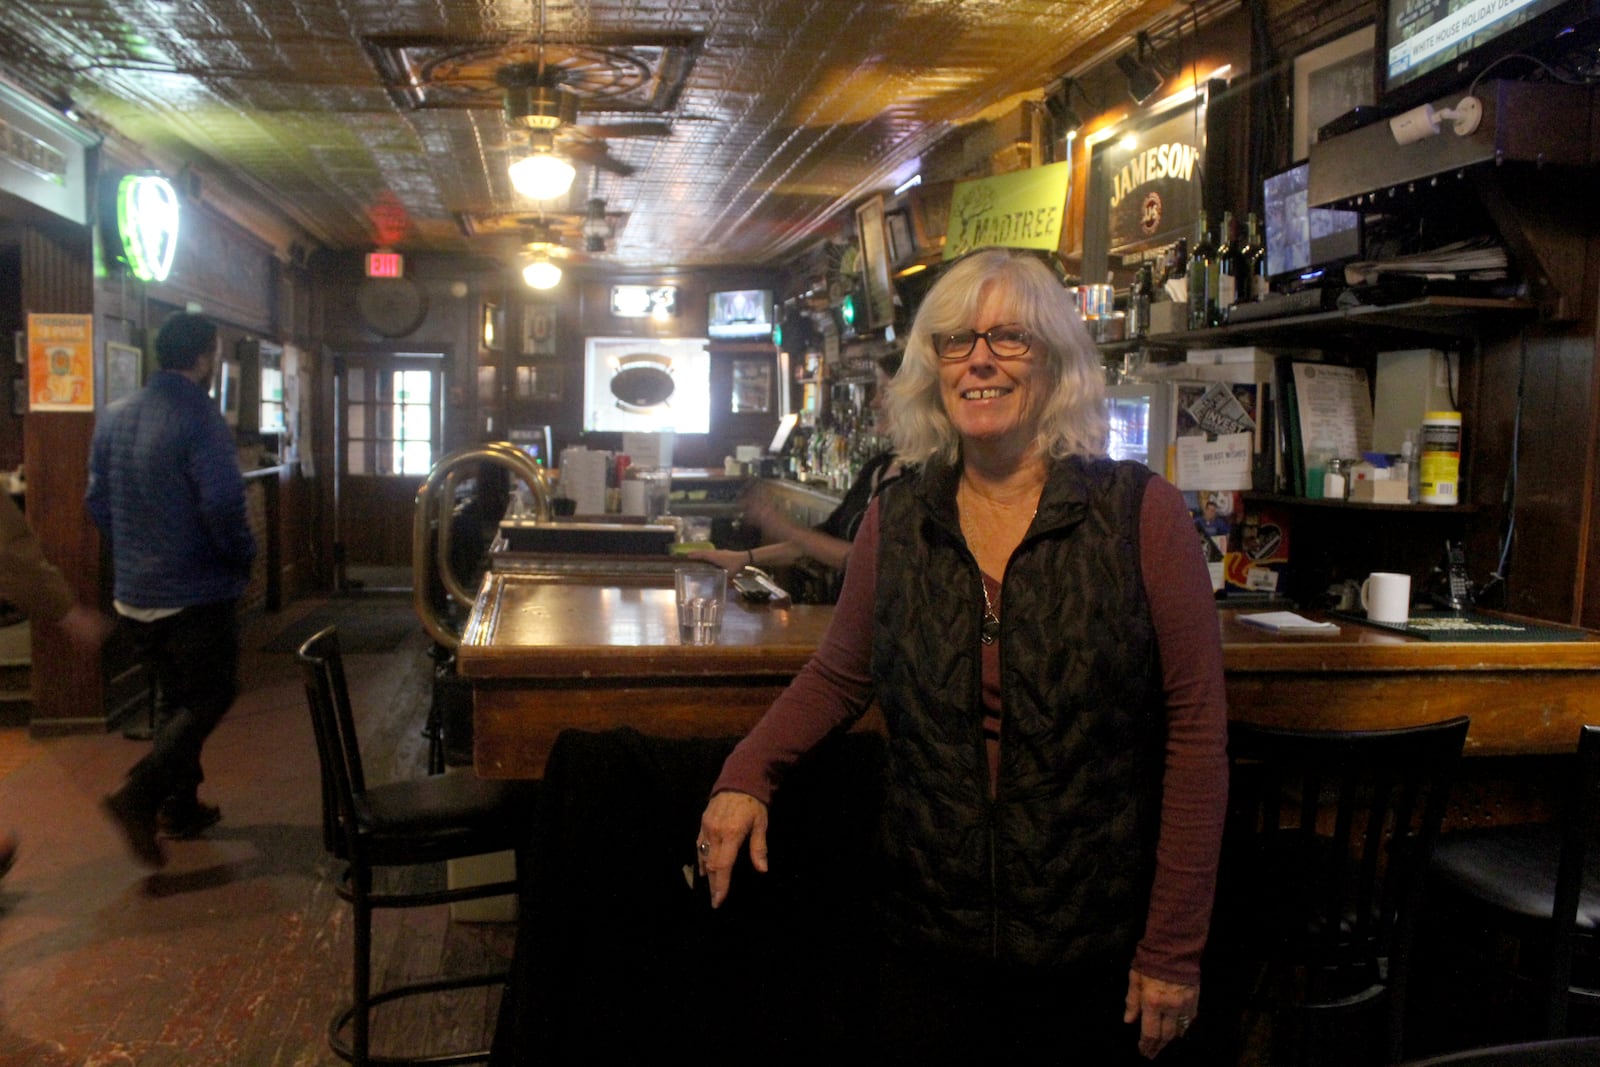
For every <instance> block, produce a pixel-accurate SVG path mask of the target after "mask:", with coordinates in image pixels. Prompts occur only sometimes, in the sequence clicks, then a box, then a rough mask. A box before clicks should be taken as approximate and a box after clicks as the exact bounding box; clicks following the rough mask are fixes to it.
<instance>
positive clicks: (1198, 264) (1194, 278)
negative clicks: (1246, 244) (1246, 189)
mask: <svg viewBox="0 0 1600 1067" xmlns="http://www.w3.org/2000/svg"><path fill="white" fill-rule="evenodd" d="M1216 258H1217V246H1216V245H1214V244H1212V243H1211V230H1210V227H1208V226H1207V225H1206V213H1205V211H1204V209H1202V210H1201V212H1200V217H1199V218H1198V219H1197V220H1196V221H1195V226H1194V245H1193V246H1192V247H1190V249H1189V270H1188V274H1187V277H1188V282H1189V329H1191V330H1203V329H1205V328H1206V327H1207V326H1210V325H1212V322H1213V318H1214V315H1215V308H1216V306H1217V296H1216V291H1215V289H1213V288H1212V287H1213V285H1214V284H1215V280H1214V279H1215V274H1214V272H1215V269H1216Z"/></svg>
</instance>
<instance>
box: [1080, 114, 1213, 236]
mask: <svg viewBox="0 0 1600 1067" xmlns="http://www.w3.org/2000/svg"><path fill="white" fill-rule="evenodd" d="M1202 115H1203V113H1201V112H1197V111H1196V110H1194V109H1192V108H1187V107H1185V108H1179V109H1177V110H1175V111H1168V112H1166V114H1164V115H1162V116H1160V117H1158V118H1156V119H1154V120H1153V121H1150V122H1146V123H1143V124H1141V125H1139V126H1136V127H1134V128H1132V129H1130V130H1128V131H1127V132H1126V133H1125V134H1123V135H1122V136H1120V137H1113V138H1109V139H1107V140H1105V141H1101V142H1100V143H1099V144H1097V145H1095V146H1094V162H1093V165H1092V173H1093V184H1094V192H1095V193H1096V194H1097V195H1098V196H1100V197H1101V198H1102V201H1101V202H1102V203H1104V204H1105V205H1106V207H1107V218H1108V219H1109V223H1110V227H1109V240H1108V242H1107V248H1108V250H1109V251H1110V252H1111V254H1112V255H1125V254H1127V253H1130V252H1137V251H1140V250H1143V249H1146V248H1156V247H1160V246H1161V245H1167V244H1171V243H1172V242H1173V241H1176V240H1177V239H1178V238H1179V237H1190V236H1192V235H1193V234H1192V231H1193V229H1194V224H1195V217H1196V216H1197V215H1198V214H1199V211H1200V174H1201V163H1202V154H1203V153H1202V143H1203V142H1202V137H1203V133H1202V131H1203V130H1204V128H1205V122H1204V119H1203V117H1202Z"/></svg>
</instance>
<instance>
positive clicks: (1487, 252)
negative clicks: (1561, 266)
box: [1344, 238, 1506, 285]
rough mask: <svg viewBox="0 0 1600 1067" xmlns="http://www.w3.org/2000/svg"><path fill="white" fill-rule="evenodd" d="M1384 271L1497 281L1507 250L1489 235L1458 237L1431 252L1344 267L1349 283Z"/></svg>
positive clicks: (1369, 281) (1367, 281) (1372, 280)
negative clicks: (1461, 238)
mask: <svg viewBox="0 0 1600 1067" xmlns="http://www.w3.org/2000/svg"><path fill="white" fill-rule="evenodd" d="M1384 274H1405V275H1411V276H1415V277H1422V278H1443V279H1458V278H1459V279H1465V280H1468V281H1499V280H1501V279H1503V278H1504V277H1505V276H1506V250H1505V246H1504V245H1499V244H1496V243H1494V242H1493V241H1491V240H1490V239H1488V238H1478V239H1476V240H1471V241H1457V242H1455V243H1454V244H1448V245H1445V246H1444V247H1442V248H1436V249H1434V250H1433V251H1432V252H1419V253H1416V254H1415V255H1409V256H1394V257H1392V258H1389V259H1382V260H1368V261H1366V262H1362V263H1349V264H1346V265H1345V268H1344V280H1345V282H1346V283H1347V284H1349V285H1372V284H1376V283H1377V281H1378V279H1379V277H1380V276H1381V275H1384Z"/></svg>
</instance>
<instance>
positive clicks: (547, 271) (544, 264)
mask: <svg viewBox="0 0 1600 1067" xmlns="http://www.w3.org/2000/svg"><path fill="white" fill-rule="evenodd" d="M522 280H523V281H524V282H525V283H527V286H528V288H530V289H554V288H555V287H556V286H558V285H560V284H561V268H560V267H558V266H556V265H555V264H554V263H552V262H550V260H549V259H548V258H547V257H545V256H539V257H538V258H537V259H535V260H534V261H533V262H532V263H529V264H528V265H527V266H526V267H523V268H522Z"/></svg>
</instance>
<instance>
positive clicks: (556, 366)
mask: <svg viewBox="0 0 1600 1067" xmlns="http://www.w3.org/2000/svg"><path fill="white" fill-rule="evenodd" d="M565 381H566V374H565V368H563V367H562V365H561V364H560V363H521V364H518V365H517V382H516V391H517V399H518V400H555V401H559V400H560V399H561V395H562V392H563V388H562V387H563V385H564V384H565Z"/></svg>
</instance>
